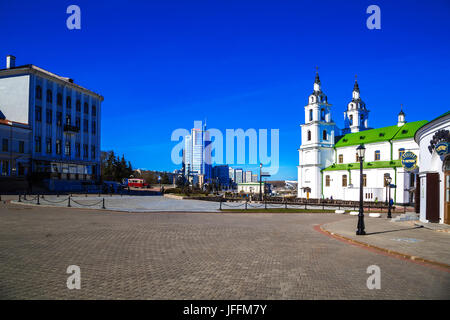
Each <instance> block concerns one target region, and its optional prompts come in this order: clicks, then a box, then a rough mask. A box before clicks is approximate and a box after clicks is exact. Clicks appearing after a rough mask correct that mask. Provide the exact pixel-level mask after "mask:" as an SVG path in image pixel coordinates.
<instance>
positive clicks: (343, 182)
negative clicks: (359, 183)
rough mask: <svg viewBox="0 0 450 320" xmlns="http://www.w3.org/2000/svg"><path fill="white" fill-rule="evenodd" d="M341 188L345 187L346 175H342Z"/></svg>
mask: <svg viewBox="0 0 450 320" xmlns="http://www.w3.org/2000/svg"><path fill="white" fill-rule="evenodd" d="M342 186H343V187H346V186H347V175H346V174H344V175H342Z"/></svg>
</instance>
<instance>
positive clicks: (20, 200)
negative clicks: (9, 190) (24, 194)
mask: <svg viewBox="0 0 450 320" xmlns="http://www.w3.org/2000/svg"><path fill="white" fill-rule="evenodd" d="M20 198H21V194H20V193H19V202H22V199H20Z"/></svg>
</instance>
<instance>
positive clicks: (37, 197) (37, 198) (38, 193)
mask: <svg viewBox="0 0 450 320" xmlns="http://www.w3.org/2000/svg"><path fill="white" fill-rule="evenodd" d="M37 204H41V203H40V202H39V193H38V194H37Z"/></svg>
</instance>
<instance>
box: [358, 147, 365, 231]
mask: <svg viewBox="0 0 450 320" xmlns="http://www.w3.org/2000/svg"><path fill="white" fill-rule="evenodd" d="M356 152H357V153H358V158H359V214H358V229H357V230H356V235H358V236H362V235H365V234H366V231H364V208H363V160H364V154H365V152H366V148H365V147H364V145H362V144H361V145H359V147H358V148H356Z"/></svg>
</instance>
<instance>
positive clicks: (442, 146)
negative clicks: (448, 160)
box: [434, 141, 450, 156]
mask: <svg viewBox="0 0 450 320" xmlns="http://www.w3.org/2000/svg"><path fill="white" fill-rule="evenodd" d="M449 147H450V145H449V143H448V142H444V141H442V142H439V143H438V144H436V146H435V147H434V150H436V153H437V154H438V155H440V156H443V155H446V154H447V153H448V151H449Z"/></svg>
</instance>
